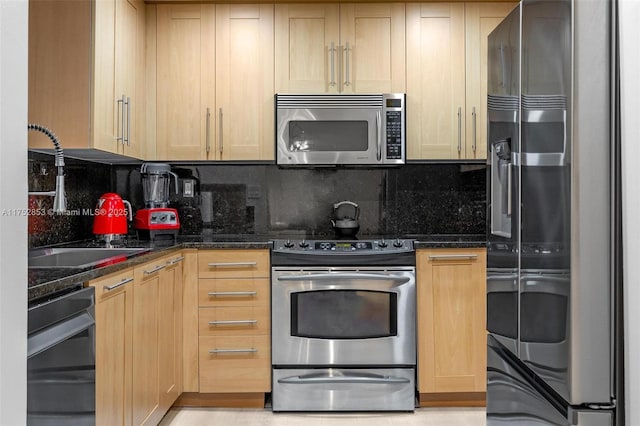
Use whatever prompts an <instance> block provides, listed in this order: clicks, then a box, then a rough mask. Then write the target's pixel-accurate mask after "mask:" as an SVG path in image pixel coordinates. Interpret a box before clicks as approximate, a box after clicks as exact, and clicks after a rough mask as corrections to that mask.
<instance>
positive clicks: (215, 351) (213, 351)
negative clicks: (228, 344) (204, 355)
mask: <svg viewBox="0 0 640 426" xmlns="http://www.w3.org/2000/svg"><path fill="white" fill-rule="evenodd" d="M245 352H246V353H255V352H258V350H257V349H255V348H247V349H210V350H209V353H210V354H226V353H245Z"/></svg>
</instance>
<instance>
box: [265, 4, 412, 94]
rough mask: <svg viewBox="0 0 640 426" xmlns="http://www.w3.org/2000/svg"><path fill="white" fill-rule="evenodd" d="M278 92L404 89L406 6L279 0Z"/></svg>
mask: <svg viewBox="0 0 640 426" xmlns="http://www.w3.org/2000/svg"><path fill="white" fill-rule="evenodd" d="M275 79H276V83H275V85H276V87H275V91H276V93H376V92H378V93H381V92H404V91H405V6H404V4H402V3H388V4H387V3H373V4H340V5H338V4H276V5H275Z"/></svg>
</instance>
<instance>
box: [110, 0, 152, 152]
mask: <svg viewBox="0 0 640 426" xmlns="http://www.w3.org/2000/svg"><path fill="white" fill-rule="evenodd" d="M144 29H145V9H144V2H142V1H140V0H117V1H116V41H115V43H116V53H115V92H114V95H115V102H114V104H113V105H114V114H115V116H116V119H115V120H114V122H115V123H116V129H115V130H114V132H115V134H116V135H118V137H119V136H123V135H124V139H125V140H124V141H123V143H122V152H121V153H122V154H125V155H128V156H131V157H141V153H142V151H143V150H142V148H143V147H142V141H143V138H142V134H143V133H142V132H143V130H144V125H143V123H144V102H143V99H144V37H145V34H144ZM123 96H124V97H125V98H126V99H127V105H126V106H124V109H123V105H122V102H118V100H122V98H123ZM123 112H124V114H123ZM123 119H124V120H123ZM118 126H119V127H118Z"/></svg>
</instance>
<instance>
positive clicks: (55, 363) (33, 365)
mask: <svg viewBox="0 0 640 426" xmlns="http://www.w3.org/2000/svg"><path fill="white" fill-rule="evenodd" d="M95 360H96V357H95V296H94V289H93V287H87V288H82V287H81V285H78V286H77V287H76V288H73V289H71V290H70V291H69V292H68V293H66V294H64V295H61V296H58V297H55V298H53V299H51V300H49V301H46V302H44V303H37V304H34V305H33V306H30V307H29V311H28V339H27V424H28V425H44V426H48V425H56V426H59V425H66V426H69V425H72V426H76V425H95V421H96V420H95V376H96V375H95V373H96V362H95Z"/></svg>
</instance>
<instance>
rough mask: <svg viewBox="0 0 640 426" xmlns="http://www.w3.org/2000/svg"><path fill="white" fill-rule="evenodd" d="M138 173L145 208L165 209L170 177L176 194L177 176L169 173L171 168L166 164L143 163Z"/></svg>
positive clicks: (167, 201) (167, 200)
mask: <svg viewBox="0 0 640 426" xmlns="http://www.w3.org/2000/svg"><path fill="white" fill-rule="evenodd" d="M140 173H141V174H142V190H143V196H144V204H145V207H146V208H155V207H167V206H168V205H169V181H170V176H173V179H174V182H175V185H176V186H175V188H176V194H177V193H178V176H177V175H176V174H175V173H173V172H172V171H171V166H170V165H169V164H167V163H143V164H142V167H141V168H140Z"/></svg>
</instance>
